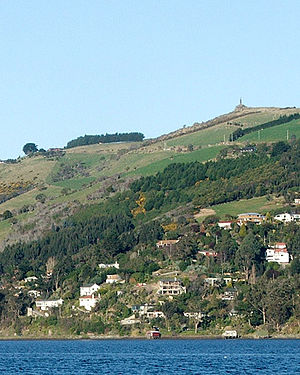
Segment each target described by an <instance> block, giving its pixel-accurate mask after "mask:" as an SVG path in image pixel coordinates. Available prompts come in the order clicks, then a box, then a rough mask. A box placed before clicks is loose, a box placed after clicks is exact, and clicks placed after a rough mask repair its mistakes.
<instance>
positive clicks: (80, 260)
mask: <svg viewBox="0 0 300 375" xmlns="http://www.w3.org/2000/svg"><path fill="white" fill-rule="evenodd" d="M290 111H291V109H286V110H279V109H277V110H276V109H274V108H271V109H269V110H268V109H265V110H262V109H260V110H254V109H247V108H245V107H244V106H239V107H238V108H237V109H236V111H234V112H233V113H230V114H228V115H224V116H221V117H219V118H217V119H215V120H212V121H211V122H208V123H207V124H206V125H207V126H205V127H203V126H202V128H201V129H197V130H196V131H192V132H190V133H189V134H181V135H180V134H173V135H172V134H170V135H168V138H167V139H166V138H164V137H163V138H158V139H156V140H146V141H145V142H142V143H137V142H135V143H110V144H97V145H91V146H81V147H74V148H70V149H67V150H65V149H64V150H52V151H49V152H37V153H35V154H32V155H30V156H27V157H24V158H22V159H21V160H17V161H15V162H14V163H2V164H0V178H1V185H0V198H1V202H2V203H1V205H0V207H1V213H2V215H1V216H2V217H1V219H2V220H1V221H0V239H1V240H2V243H1V250H2V252H1V253H0V321H1V329H0V336H5V337H11V336H24V337H35V338H36V337H47V336H48V335H51V336H52V337H86V336H85V335H117V336H120V335H121V336H122V335H127V336H135V337H136V336H139V337H140V336H144V335H145V333H146V331H147V330H149V329H150V328H151V327H153V326H155V327H160V329H161V331H162V333H163V335H165V336H168V335H175V334H180V335H194V334H201V335H217V336H221V335H222V333H223V332H224V329H225V327H232V328H233V329H234V330H236V331H237V332H238V334H239V335H241V336H243V337H249V336H251V335H252V337H256V336H257V335H258V336H259V335H264V336H265V337H266V336H269V335H275V334H279V335H287V334H291V335H298V334H300V331H299V307H300V299H299V274H300V258H299V256H300V255H299V254H300V230H299V229H300V227H299V217H300V210H299V207H298V206H297V202H298V201H299V185H300V175H299V172H300V168H299V165H300V161H299V155H300V151H299V150H300V142H299V140H297V134H298V133H297V131H298V127H297V126H298V125H297V123H298V120H297V119H295V117H290V115H291V114H293V113H295V112H293V113H291V112H290ZM294 111H295V109H294ZM280 113H283V114H284V117H283V116H280ZM260 115H261V116H262V118H260V117H259V116H260ZM238 116H240V117H238ZM251 116H254V117H253V121H252V122H251V121H250V117H251ZM274 116H275V117H274ZM276 116H277V117H276ZM296 117H297V116H296ZM292 118H293V120H292ZM277 119H278V121H277ZM242 120H247V121H245V122H244V123H243V124H241V121H242ZM274 120H276V121H275V122H274ZM222 121H223V122H222ZM224 121H226V123H225V122H224ZM233 121H234V123H233ZM238 121H239V122H238ZM260 124H264V126H265V127H266V128H265V129H264V130H263V131H264V132H267V131H269V130H271V132H270V133H268V134H269V135H268V142H267V143H261V142H257V143H256V144H251V145H249V144H248V143H247V142H243V141H242V138H243V137H240V136H239V137H238V138H237V141H234V142H233V141H231V142H229V139H227V140H226V134H227V136H229V134H232V132H233V131H235V129H238V131H239V132H240V134H241V131H240V130H239V129H242V130H243V129H251V128H253V129H254V132H249V131H248V130H247V132H244V133H243V134H245V133H247V136H250V135H252V134H254V133H255V132H256V129H257V126H258V125H260ZM290 126H292V127H290ZM284 127H285V130H287V129H292V130H290V132H293V133H292V134H293V137H292V134H291V139H289V140H288V142H286V141H284V139H285V138H284V137H286V134H285V133H286V132H285V131H283V130H282V128H284ZM259 129H260V128H259ZM187 130H188V129H187ZM190 130H191V129H190ZM227 131H228V133H226V132H227ZM222 133H223V141H222ZM225 133H226V134H225ZM224 134H225V142H224ZM272 137H273V138H272ZM220 138H221V139H220ZM245 212H248V213H247V214H246V215H240V214H242V213H245ZM249 212H250V213H249ZM251 212H252V213H251ZM278 214H279V215H278ZM222 220H223V221H222ZM224 220H225V222H224ZM278 254H279V255H280V258H278V256H279V255H278ZM287 280H288V282H287Z"/></svg>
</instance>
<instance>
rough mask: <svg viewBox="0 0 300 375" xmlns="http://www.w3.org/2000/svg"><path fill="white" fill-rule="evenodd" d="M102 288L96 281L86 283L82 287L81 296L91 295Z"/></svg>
mask: <svg viewBox="0 0 300 375" xmlns="http://www.w3.org/2000/svg"><path fill="white" fill-rule="evenodd" d="M99 288H100V286H99V285H98V284H96V283H94V284H84V285H83V286H81V287H80V296H81V297H82V296H91V295H92V294H94V293H95V292H97V290H98V289H99Z"/></svg>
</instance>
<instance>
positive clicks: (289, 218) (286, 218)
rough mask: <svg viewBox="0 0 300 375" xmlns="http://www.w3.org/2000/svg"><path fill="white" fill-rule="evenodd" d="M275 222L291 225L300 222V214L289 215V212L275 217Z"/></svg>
mask: <svg viewBox="0 0 300 375" xmlns="http://www.w3.org/2000/svg"><path fill="white" fill-rule="evenodd" d="M274 219H275V220H278V221H282V222H283V223H290V222H292V221H298V220H300V214H289V213H288V212H286V213H283V214H278V215H276V216H274Z"/></svg>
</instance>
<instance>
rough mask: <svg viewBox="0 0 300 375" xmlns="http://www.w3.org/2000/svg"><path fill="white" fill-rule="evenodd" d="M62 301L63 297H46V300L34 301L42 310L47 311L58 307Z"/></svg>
mask: <svg viewBox="0 0 300 375" xmlns="http://www.w3.org/2000/svg"><path fill="white" fill-rule="evenodd" d="M63 302H64V300H63V299H61V298H59V299H48V300H37V301H35V305H36V307H37V308H39V309H41V310H42V311H47V310H49V309H52V308H54V307H59V306H60V305H62V304H63Z"/></svg>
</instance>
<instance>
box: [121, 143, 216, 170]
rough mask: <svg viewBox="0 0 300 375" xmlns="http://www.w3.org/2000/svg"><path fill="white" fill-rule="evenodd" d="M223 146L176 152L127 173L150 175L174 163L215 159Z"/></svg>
mask: <svg viewBox="0 0 300 375" xmlns="http://www.w3.org/2000/svg"><path fill="white" fill-rule="evenodd" d="M222 148H223V146H214V147H207V148H203V149H200V150H197V151H193V152H190V153H186V154H175V155H172V156H171V157H169V158H166V159H162V160H160V161H157V162H155V163H151V164H148V165H146V166H145V167H141V168H137V169H136V170H134V171H131V172H128V173H127V175H142V176H148V175H151V174H155V173H157V172H159V171H161V170H163V169H164V168H166V167H167V166H168V165H170V164H172V163H189V162H193V161H199V162H204V161H207V160H210V159H214V158H215V157H216V156H217V154H218V153H219V151H220V150H221V149H222Z"/></svg>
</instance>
